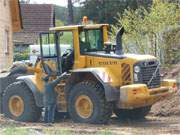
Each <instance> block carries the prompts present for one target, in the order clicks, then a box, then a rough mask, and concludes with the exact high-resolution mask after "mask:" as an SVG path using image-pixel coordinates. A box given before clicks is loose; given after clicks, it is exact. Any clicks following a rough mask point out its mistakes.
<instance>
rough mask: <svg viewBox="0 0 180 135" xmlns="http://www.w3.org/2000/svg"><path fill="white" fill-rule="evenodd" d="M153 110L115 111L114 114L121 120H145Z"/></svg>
mask: <svg viewBox="0 0 180 135" xmlns="http://www.w3.org/2000/svg"><path fill="white" fill-rule="evenodd" d="M150 110H151V106H148V107H141V108H136V109H132V110H129V109H115V110H114V113H115V114H116V116H117V117H118V118H119V119H143V118H144V117H145V116H146V115H147V114H148V113H149V111H150Z"/></svg>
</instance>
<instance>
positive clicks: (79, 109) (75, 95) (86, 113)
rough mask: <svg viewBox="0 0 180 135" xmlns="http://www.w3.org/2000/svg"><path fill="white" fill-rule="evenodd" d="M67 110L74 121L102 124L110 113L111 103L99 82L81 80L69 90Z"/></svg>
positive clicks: (108, 117) (106, 120)
mask: <svg viewBox="0 0 180 135" xmlns="http://www.w3.org/2000/svg"><path fill="white" fill-rule="evenodd" d="M68 111H69V114H70V117H71V118H72V120H73V121H74V122H78V123H94V124H104V123H107V122H108V120H109V119H110V117H111V115H112V103H110V102H107V101H106V99H105V93H104V91H103V88H102V87H101V85H99V83H96V82H93V81H83V82H80V83H78V84H76V85H75V86H74V87H73V89H72V90H71V92H70V94H69V97H68Z"/></svg>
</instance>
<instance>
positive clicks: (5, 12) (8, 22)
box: [0, 0, 13, 71]
mask: <svg viewBox="0 0 180 135" xmlns="http://www.w3.org/2000/svg"><path fill="white" fill-rule="evenodd" d="M10 11H11V10H10V4H9V0H0V71H2V70H3V69H6V68H8V67H10V66H11V65H12V63H13V42H12V18H11V12H10ZM6 42H7V44H8V46H5V44H6ZM6 47H7V48H6Z"/></svg>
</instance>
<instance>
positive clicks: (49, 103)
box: [43, 73, 65, 123]
mask: <svg viewBox="0 0 180 135" xmlns="http://www.w3.org/2000/svg"><path fill="white" fill-rule="evenodd" d="M50 77H51V76H49V75H47V76H46V77H45V78H43V80H44V82H45V85H44V88H45V90H44V106H45V115H44V121H45V122H46V123H54V115H55V110H56V98H57V93H56V91H55V87H56V86H57V84H58V83H59V82H60V81H61V80H62V79H64V77H65V73H64V74H62V75H61V76H59V77H58V78H57V79H55V80H53V81H50V79H49V78H50Z"/></svg>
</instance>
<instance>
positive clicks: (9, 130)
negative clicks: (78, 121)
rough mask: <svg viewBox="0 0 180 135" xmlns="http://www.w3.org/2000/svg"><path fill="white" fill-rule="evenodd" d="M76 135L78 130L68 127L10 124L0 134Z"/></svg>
mask: <svg viewBox="0 0 180 135" xmlns="http://www.w3.org/2000/svg"><path fill="white" fill-rule="evenodd" d="M79 133H80V134H82V135H83V134H86V135H88V133H86V132H83V133H81V131H80V132H79ZM32 134H33V135H75V134H78V133H76V132H73V131H70V130H68V129H58V128H51V127H50V128H48V127H47V128H44V127H43V128H42V129H32V128H21V127H18V128H17V127H14V126H9V127H6V128H0V135H32ZM94 135H112V132H111V131H109V130H102V131H97V133H95V134H94Z"/></svg>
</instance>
